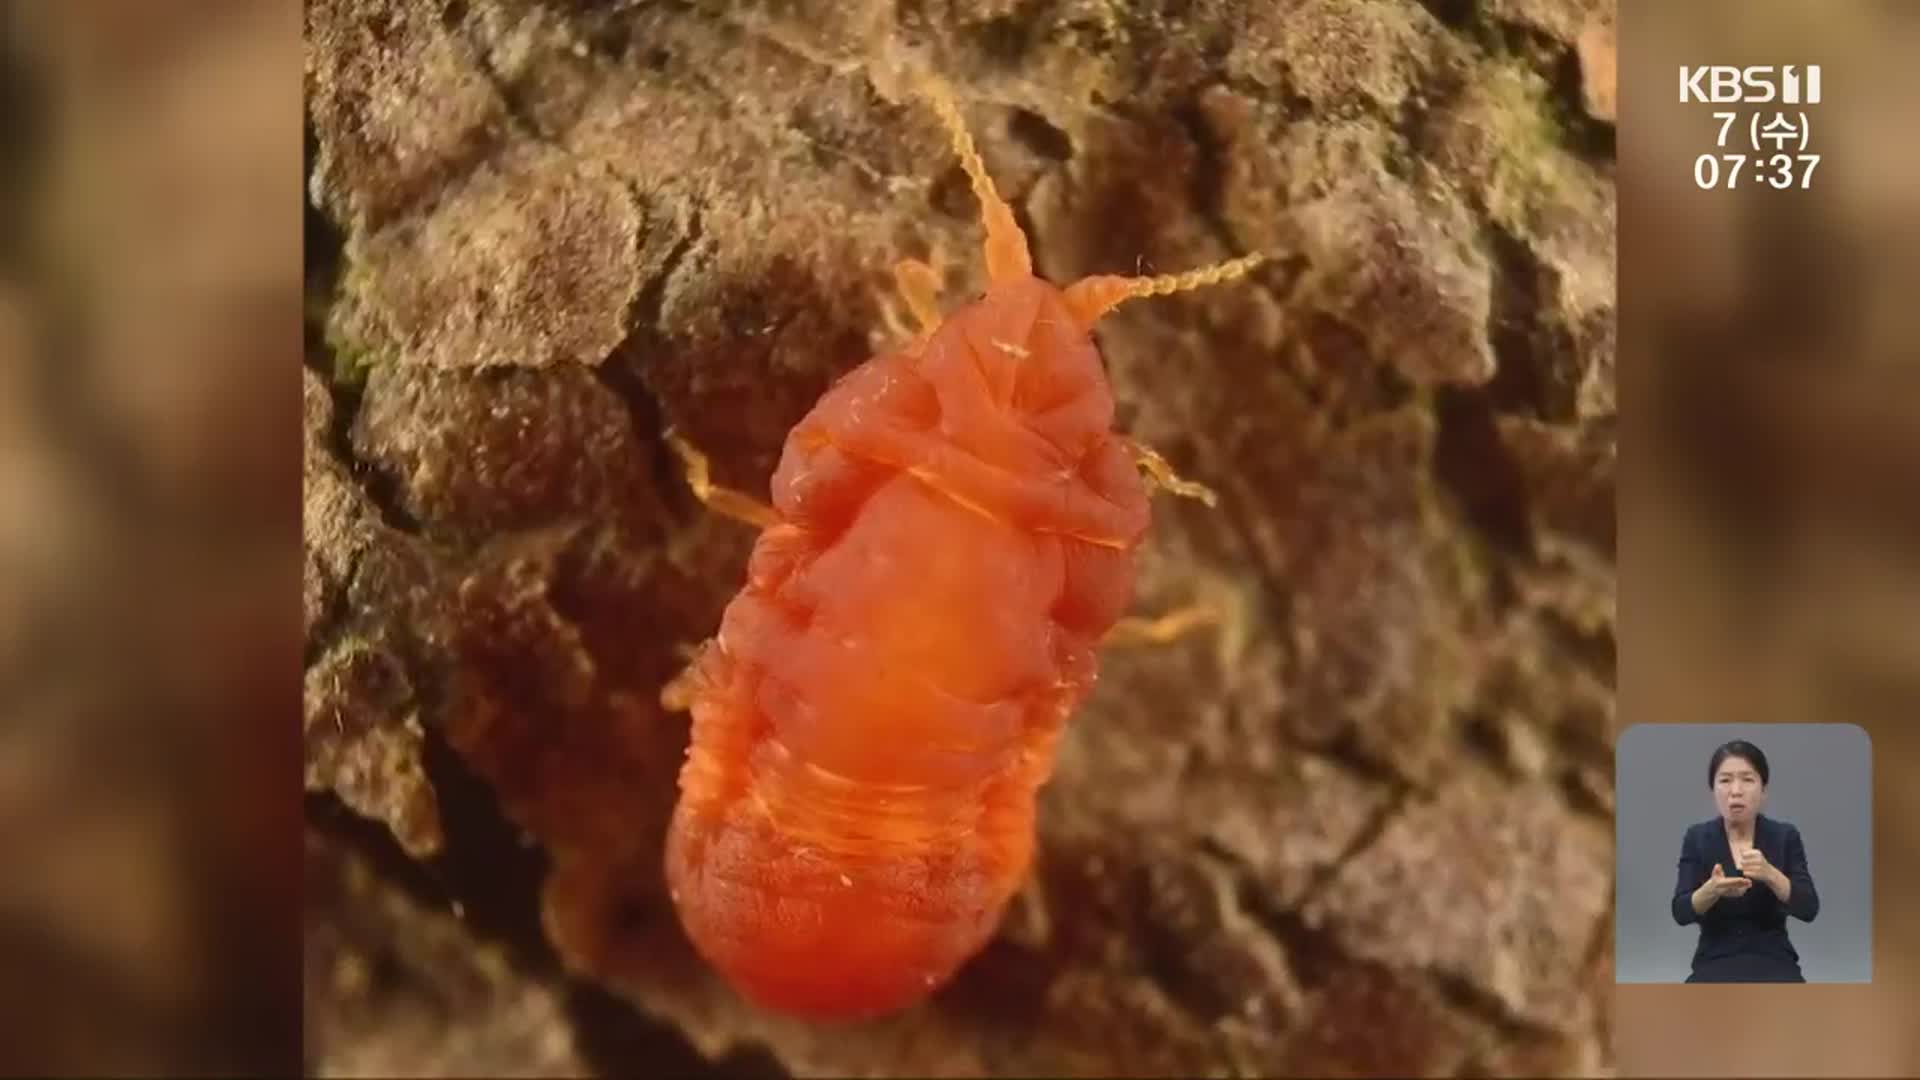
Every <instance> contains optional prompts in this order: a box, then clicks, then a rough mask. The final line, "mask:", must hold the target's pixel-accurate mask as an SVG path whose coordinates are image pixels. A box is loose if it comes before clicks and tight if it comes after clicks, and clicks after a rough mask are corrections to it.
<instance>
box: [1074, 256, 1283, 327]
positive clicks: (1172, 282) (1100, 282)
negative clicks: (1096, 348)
mask: <svg viewBox="0 0 1920 1080" xmlns="http://www.w3.org/2000/svg"><path fill="white" fill-rule="evenodd" d="M1265 261H1267V256H1266V255H1264V254H1261V253H1259V252H1255V253H1254V254H1252V255H1243V256H1241V257H1240V258H1238V259H1229V260H1228V261H1226V262H1223V263H1216V264H1214V265H1213V266H1204V267H1201V268H1200V269H1198V270H1189V271H1187V272H1186V273H1184V274H1162V275H1160V276H1158V277H1124V276H1121V275H1117V274H1093V275H1090V276H1088V277H1083V278H1081V279H1080V280H1079V281H1076V282H1074V283H1073V284H1071V285H1069V286H1067V287H1066V289H1065V290H1064V292H1065V293H1066V299H1067V310H1068V311H1071V312H1073V314H1074V317H1075V318H1078V319H1079V320H1080V321H1081V322H1082V323H1085V324H1086V325H1088V326H1092V325H1093V324H1094V323H1095V322H1097V321H1099V319H1100V316H1102V315H1105V314H1106V313H1107V312H1109V311H1112V310H1113V309H1114V308H1116V307H1119V306H1120V305H1121V304H1122V303H1125V302H1126V301H1128V300H1137V299H1139V298H1141V297H1144V296H1167V295H1169V294H1171V293H1178V292H1187V291H1188V290H1191V289H1202V288H1205V287H1207V286H1208V285H1218V284H1220V283H1222V282H1226V281H1232V280H1234V279H1235V278H1241V277H1245V276H1246V275H1247V274H1249V273H1251V272H1252V271H1253V268H1254V267H1256V266H1259V265H1260V264H1261V263H1263V262H1265Z"/></svg>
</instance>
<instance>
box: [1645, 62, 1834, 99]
mask: <svg viewBox="0 0 1920 1080" xmlns="http://www.w3.org/2000/svg"><path fill="white" fill-rule="evenodd" d="M1680 101H1681V103H1682V104H1685V103H1687V102H1693V101H1705V102H1711V103H1713V104H1716V105H1726V104H1730V103H1734V102H1739V103H1741V104H1747V105H1764V104H1766V103H1768V102H1773V101H1777V102H1779V103H1781V104H1782V105H1818V104H1820V65H1819V64H1809V65H1807V67H1806V74H1805V77H1804V78H1803V77H1802V75H1801V69H1800V68H1799V67H1798V66H1796V65H1794V64H1786V65H1782V66H1779V67H1775V66H1772V65H1768V66H1764V67H1744V68H1743V67H1722V66H1718V65H1709V66H1705V67H1682V68H1681V69H1680Z"/></svg>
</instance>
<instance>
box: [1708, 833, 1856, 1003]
mask: <svg viewBox="0 0 1920 1080" xmlns="http://www.w3.org/2000/svg"><path fill="white" fill-rule="evenodd" d="M1753 846H1754V847H1757V848H1759V849H1760V853H1761V854H1762V855H1765V856H1766V857H1767V861H1768V862H1770V863H1772V864H1773V865H1774V866H1775V867H1776V868H1777V869H1779V871H1780V872H1781V873H1783V874H1785V875H1787V880H1788V881H1791V882H1792V883H1793V889H1792V891H1791V892H1790V893H1789V894H1788V899H1787V902H1786V903H1784V904H1782V903H1781V902H1780V898H1779V897H1777V896H1775V895H1773V890H1772V889H1769V888H1767V887H1766V886H1765V885H1763V884H1761V883H1760V882H1757V881H1756V882H1754V883H1753V887H1752V888H1750V889H1748V890H1747V894H1746V895H1745V896H1727V897H1722V898H1721V899H1720V901H1719V902H1718V903H1716V904H1714V905H1713V906H1712V907H1710V908H1708V909H1707V912H1706V914H1704V915H1696V914H1694V910H1693V891H1694V890H1695V889H1697V888H1699V887H1700V886H1701V885H1702V884H1704V883H1705V882H1706V880H1707V878H1708V877H1709V876H1711V875H1712V873H1713V864H1714V863H1719V864H1720V871H1721V873H1724V874H1727V875H1729V876H1737V874H1738V870H1737V869H1736V868H1735V867H1734V864H1733V849H1732V847H1731V846H1730V845H1729V844H1728V843H1727V830H1726V827H1725V826H1724V825H1722V824H1721V822H1720V819H1719V818H1717V817H1716V818H1713V819H1712V820H1710V821H1702V822H1700V823H1699V824H1697V825H1690V826H1688V827H1687V835H1686V838H1685V839H1684V840H1682V841H1681V843H1680V879H1679V881H1677V882H1676V883H1675V884H1674V887H1673V920H1674V921H1675V922H1677V923H1679V924H1680V925H1681V926H1686V925H1687V924H1689V923H1699V924H1700V944H1699V946H1698V947H1697V948H1695V949H1694V951H1693V975H1692V976H1691V977H1689V978H1688V979H1687V981H1688V982H1805V981H1806V979H1805V978H1804V977H1802V976H1801V974H1800V954H1799V953H1798V952H1795V951H1794V948H1793V943H1792V942H1791V941H1788V940H1787V916H1788V915H1792V916H1794V917H1795V918H1798V919H1800V920H1801V921H1802V922H1812V921H1813V917H1814V916H1815V915H1818V914H1819V913H1820V894H1819V893H1818V892H1816V891H1814V887H1813V875H1812V874H1811V873H1809V872H1808V870H1807V852H1806V848H1805V847H1803V846H1802V845H1801V843H1800V830H1799V829H1796V828H1794V827H1793V826H1792V825H1789V824H1787V823H1786V822H1784V821H1775V820H1774V819H1772V818H1770V817H1768V816H1766V815H1765V814H1762V815H1760V816H1759V818H1757V819H1755V821H1754V824H1753Z"/></svg>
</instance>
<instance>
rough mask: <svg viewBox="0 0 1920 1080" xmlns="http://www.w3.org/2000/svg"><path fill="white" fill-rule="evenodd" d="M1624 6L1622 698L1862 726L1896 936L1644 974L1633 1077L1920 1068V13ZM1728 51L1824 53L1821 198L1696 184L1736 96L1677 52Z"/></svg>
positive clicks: (1884, 915) (1880, 916)
mask: <svg viewBox="0 0 1920 1080" xmlns="http://www.w3.org/2000/svg"><path fill="white" fill-rule="evenodd" d="M1621 19H1622V45H1621V52H1620V102H1621V106H1620V107H1621V115H1622V119H1621V124H1620V165H1621V168H1620V210H1621V213H1620V311H1621V340H1620V354H1621V355H1620V383H1621V388H1620V400H1621V406H1620V408H1621V416H1622V424H1623V434H1622V440H1621V441H1622V444H1623V446H1622V454H1621V461H1622V468H1621V481H1620V490H1619V504H1620V547H1621V566H1622V569H1621V575H1620V716H1621V719H1622V723H1623V724H1630V723H1718V722H1732V723H1742V724H1754V725H1763V724H1767V723H1805V722H1818V721H1835V722H1845V723H1854V724H1859V725H1861V726H1862V727H1863V728H1865V729H1866V730H1867V731H1868V732H1869V733H1870V734H1871V735H1872V738H1873V750H1874V781H1875V783H1874V789H1873V800H1874V804H1873V805H1874V817H1873V828H1874V835H1873V841H1874V848H1875V853H1876V858H1875V863H1874V870H1875V877H1874V897H1873V910H1874V913H1875V917H1876V919H1875V922H1876V925H1875V927H1874V931H1875V938H1874V964H1873V982H1872V984H1871V985H1862V986H1809V987H1768V986H1749V987H1733V988H1719V987H1716V988H1713V989H1712V990H1710V991H1709V990H1703V989H1702V988H1699V987H1683V986H1622V987H1619V988H1618V990H1617V992H1616V997H1615V1001H1616V1006H1617V1013H1616V1016H1615V1025H1616V1027H1615V1031H1616V1042H1615V1046H1616V1050H1617V1052H1618V1055H1619V1067H1620V1070H1621V1072H1622V1073H1623V1074H1637V1075H1677V1074H1696V1075H1730V1076H1763V1075H1789V1074H1791V1075H1803V1076H1805V1075H1836V1076H1839V1075H1880V1076H1901V1075H1912V1074H1913V1073H1914V1072H1915V1071H1916V1070H1920V1032H1916V1030H1915V1028H1914V1025H1913V1024H1912V1022H1911V1018H1912V1017H1913V1016H1914V1015H1915V1013H1916V1010H1917V1009H1920V907H1916V906H1915V905H1914V904H1913V902H1912V899H1913V896H1914V893H1915V890H1916V889H1917V888H1920V864H1916V863H1915V861H1914V860H1913V859H1912V858H1911V857H1910V854H1911V853H1912V852H1913V851H1914V850H1916V845H1917V844H1920V789H1916V788H1915V786H1914V785H1913V784H1911V783H1909V782H1908V781H1907V780H1906V777H1907V776H1908V775H1910V773H1911V771H1912V768H1913V767H1914V765H1915V764H1916V763H1920V725H1917V724H1916V723H1915V720H1916V718H1917V717H1920V304H1916V303H1915V302H1914V300H1915V297H1916V296H1920V142H1916V141H1915V140H1914V139H1913V138H1912V137H1911V136H1910V134H1907V133H1909V132H1911V131H1913V130H1914V125H1915V123H1916V121H1920V68H1916V67H1915V66H1914V64H1913V57H1915V56H1916V55H1920V5H1915V4H1905V3H1895V4H1887V3H1868V2H1865V0H1840V2H1822V3H1804V2H1787V0H1759V2H1751V3H1749V2H1731V0H1702V2H1696V3H1686V4H1672V3H1662V2H1659V0H1626V2H1624V3H1622V5H1621ZM1703 63H1704V64H1730V65H1740V66H1744V65H1751V64H1820V65H1822V69H1823V77H1824V91H1823V100H1822V101H1821V103H1820V104H1819V105H1816V106H1809V107H1807V109H1806V112H1807V114H1808V117H1809V120H1810V127H1811V139H1812V141H1811V145H1810V146H1809V147H1808V152H1812V153H1819V154H1821V155H1823V157H1822V160H1821V162H1820V164H1819V166H1818V168H1817V170H1816V171H1815V173H1814V176H1813V180H1812V183H1811V185H1810V187H1809V188H1808V189H1807V190H1773V189H1771V188H1766V187H1759V186H1756V185H1752V184H1743V185H1742V186H1741V187H1739V188H1738V189H1735V190H1731V191H1728V190H1701V189H1700V188H1698V187H1697V186H1696V184H1695V182H1694V175H1693V164H1694V158H1695V157H1696V155H1698V154H1702V153H1719V152H1722V151H1721V150H1720V149H1719V148H1717V147H1716V146H1715V140H1716V137H1717V134H1718V128H1719V121H1717V120H1715V119H1714V118H1713V116H1712V113H1713V111H1714V110H1716V109H1726V108H1729V107H1730V106H1725V105H1703V104H1686V105H1682V104H1680V102H1679V100H1678V93H1677V90H1678V79H1677V74H1678V71H1679V68H1680V66H1681V65H1682V64H1687V65H1693V64H1703ZM1750 112H1751V108H1750V107H1749V108H1743V109H1742V110H1741V113H1740V120H1739V122H1740V123H1742V124H1744V123H1746V122H1747V120H1746V118H1747V116H1748V115H1749V114H1750ZM1768 118H1769V119H1770V118H1771V113H1770V112H1769V114H1768ZM1742 148H1743V147H1742V146H1734V147H1730V148H1729V149H1730V150H1733V151H1736V152H1737V151H1738V150H1740V149H1742ZM1748 737H1750V738H1753V739H1754V740H1755V741H1757V742H1759V743H1760V745H1761V746H1762V747H1763V748H1764V747H1765V746H1766V745H1767V744H1766V742H1765V741H1764V739H1765V729H1764V727H1761V728H1757V729H1748ZM1702 805H1703V807H1705V805H1706V804H1705V803H1704V800H1703V803H1702ZM1708 812H1709V811H1708V810H1706V809H1703V811H1702V813H1701V815H1700V816H1701V817H1702V818H1704V817H1706V816H1707V813H1708ZM1816 858H1817V856H1816ZM1815 872H1816V873H1817V872H1818V866H1817V864H1816V866H1815Z"/></svg>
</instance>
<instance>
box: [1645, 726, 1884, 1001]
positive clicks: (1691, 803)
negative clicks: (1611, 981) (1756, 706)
mask: <svg viewBox="0 0 1920 1080" xmlns="http://www.w3.org/2000/svg"><path fill="white" fill-rule="evenodd" d="M1730 739H1745V740H1747V741H1748V742H1751V743H1753V744H1754V745H1755V746H1757V747H1759V748H1760V750H1761V752H1762V753H1764V754H1766V755H1767V765H1768V767H1769V769H1770V770H1771V772H1772V774H1773V775H1772V779H1771V780H1770V781H1769V782H1768V784H1767V805H1766V808H1765V809H1764V810H1762V811H1761V812H1762V813H1764V814H1765V815H1767V816H1768V817H1770V818H1774V819H1777V820H1779V821H1784V822H1787V823H1789V824H1792V825H1795V826H1798V827H1799V829H1800V838H1801V840H1803V841H1804V842H1805V844H1806V851H1807V869H1808V871H1809V872H1810V873H1811V874H1812V875H1813V883H1814V887H1815V888H1816V889H1817V890H1818V891H1819V893H1820V912H1819V914H1818V915H1817V916H1816V917H1815V919H1814V921H1813V922H1811V923H1804V922H1801V921H1800V920H1799V919H1796V918H1792V917H1789V918H1788V919H1787V936H1788V937H1789V938H1791V939H1792V941H1793V947H1794V949H1795V950H1797V951H1798V952H1799V953H1800V970H1801V972H1802V973H1803V974H1804V975H1805V976H1806V978H1807V981H1808V982H1810V983H1812V982H1871V981H1872V979H1873V816H1872V815H1873V796H1872V792H1873V760H1872V759H1873V745H1872V740H1871V739H1869V738H1868V736H1867V733H1866V732H1865V731H1863V730H1861V729H1860V728H1859V727H1857V726H1855V725H1853V724H1635V725H1634V726H1632V727H1630V728H1628V729H1627V730H1626V731H1625V732H1624V733H1623V734H1622V735H1621V736H1620V741H1619V742H1618V743H1617V744H1616V746H1615V748H1614V769H1615V784H1616V790H1617V799H1618V802H1617V804H1616V805H1617V806H1618V811H1617V813H1616V814H1615V816H1614V858H1615V863H1616V865H1615V875H1614V924H1613V935H1614V936H1613V948H1614V954H1613V955H1614V978H1615V980H1616V981H1618V982H1659V983H1664V982H1685V981H1686V980H1687V975H1688V974H1689V973H1690V972H1691V970H1692V961H1693V949H1694V946H1695V945H1696V944H1698V942H1699V936H1700V928H1699V926H1698V925H1697V924H1696V925H1692V926H1680V925H1679V924H1677V923H1675V922H1674V921H1673V914H1672V908H1671V904H1672V897H1673V889H1674V882H1675V880H1676V878H1677V874H1678V866H1679V861H1680V841H1681V837H1682V836H1683V835H1684V834H1685V832H1686V828H1687V826H1688V825H1691V824H1693V823H1695V822H1699V821H1705V820H1707V819H1708V818H1711V817H1714V816H1716V815H1717V813H1718V811H1716V810H1715V808H1714V805H1713V792H1712V789H1711V788H1710V787H1709V786H1708V784H1707V763H1708V761H1709V760H1711V758H1712V756H1713V751H1714V748H1715V747H1717V746H1719V745H1720V744H1721V743H1723V742H1727V741H1728V740H1730Z"/></svg>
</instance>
